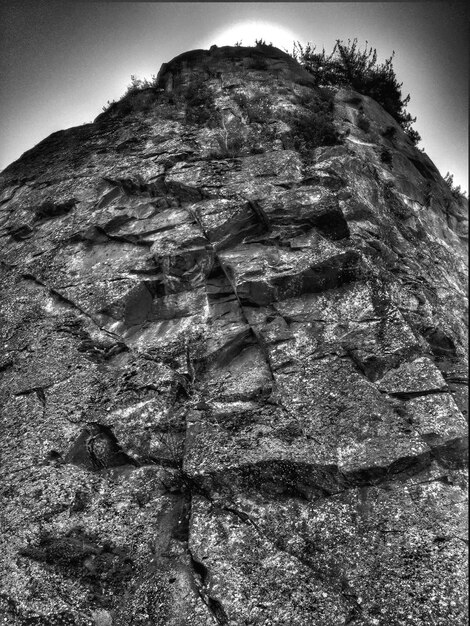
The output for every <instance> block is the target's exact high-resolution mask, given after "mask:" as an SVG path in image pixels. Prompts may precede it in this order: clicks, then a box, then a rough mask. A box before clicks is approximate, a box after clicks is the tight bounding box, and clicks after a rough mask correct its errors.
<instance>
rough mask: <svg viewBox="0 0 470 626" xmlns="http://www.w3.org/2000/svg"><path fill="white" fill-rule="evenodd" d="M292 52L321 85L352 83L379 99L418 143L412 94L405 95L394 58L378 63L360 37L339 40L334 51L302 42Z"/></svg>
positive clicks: (375, 52)
mask: <svg viewBox="0 0 470 626" xmlns="http://www.w3.org/2000/svg"><path fill="white" fill-rule="evenodd" d="M292 56H293V57H294V58H295V59H296V60H297V61H298V62H299V63H300V64H301V65H302V66H303V67H304V68H305V69H306V70H307V71H308V72H310V73H311V74H312V76H314V78H315V80H316V83H317V85H323V86H328V85H333V86H344V87H351V88H352V89H354V90H355V91H358V92H359V93H362V94H364V95H366V96H370V97H371V98H373V99H374V100H376V101H377V102H378V103H379V104H380V105H382V106H383V108H384V109H385V110H386V111H387V113H389V114H390V115H391V116H392V117H393V118H394V119H395V120H396V121H397V122H398V123H399V124H400V126H401V127H402V128H403V130H404V131H405V132H406V134H407V135H408V137H409V138H410V139H411V141H413V143H414V144H417V143H418V142H419V141H420V139H421V137H420V135H419V133H418V132H417V131H416V130H414V129H413V128H412V124H413V123H414V122H415V121H416V118H415V117H412V116H411V115H410V114H409V113H408V112H407V111H406V107H407V105H408V103H409V101H410V96H409V94H408V95H407V96H406V98H403V97H402V93H401V87H402V83H399V82H398V80H397V77H396V75H395V71H394V69H393V58H394V56H395V52H393V54H392V56H391V57H390V58H388V59H387V60H386V61H385V62H384V63H381V64H379V63H377V51H376V49H375V48H372V47H369V46H368V43H367V42H366V45H365V48H364V50H360V49H359V46H358V42H357V39H354V40H353V41H351V40H350V39H348V41H347V43H344V42H343V41H341V40H339V39H338V40H337V41H336V44H335V47H334V48H333V52H332V53H331V54H327V53H326V52H325V49H324V48H323V50H322V51H321V52H317V50H316V46H312V45H311V44H310V43H308V44H307V45H306V46H305V47H304V46H302V44H300V43H299V42H297V44H295V45H294V50H293V53H292Z"/></svg>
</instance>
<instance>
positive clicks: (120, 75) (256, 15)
mask: <svg viewBox="0 0 470 626" xmlns="http://www.w3.org/2000/svg"><path fill="white" fill-rule="evenodd" d="M468 18H469V12H468V9H467V8H466V3H465V2H452V1H450V2H449V1H444V0H442V1H440V2H394V1H390V2H275V3H274V2H112V1H108V2H102V1H95V0H89V1H88V2H76V1H74V0H68V1H64V0H60V1H57V0H54V1H53V0H2V2H1V5H0V77H1V87H0V138H1V141H0V170H3V169H4V168H5V167H6V166H7V165H8V164H9V163H11V162H12V161H14V160H16V159H17V158H19V157H20V156H21V154H22V153H23V152H25V151H26V150H28V149H30V148H32V147H33V146H34V145H35V144H37V143H38V142H39V141H41V140H42V139H44V138H45V137H47V136H48V135H50V134H51V133H53V132H55V131H57V130H61V129H64V128H70V127H71V126H78V125H80V124H83V123H88V122H91V121H92V120H93V119H94V118H95V117H96V116H97V115H98V114H99V113H101V111H102V108H103V106H105V105H106V103H107V101H108V100H110V101H112V100H115V99H118V98H119V97H120V96H121V95H122V94H123V93H124V91H125V90H126V87H127V85H128V84H129V83H130V77H131V75H136V76H138V77H141V78H143V77H147V78H150V77H151V75H155V74H157V73H158V70H159V69H160V66H161V65H162V63H165V62H168V61H170V60H171V59H172V58H173V57H175V56H176V55H178V54H180V53H182V52H186V51H188V50H193V49H196V48H209V47H210V46H211V45H212V44H216V45H219V46H222V45H233V44H235V42H237V41H241V43H242V45H253V44H254V40H255V39H256V38H258V39H259V38H261V39H264V40H265V41H266V42H267V43H270V42H272V43H273V45H275V46H277V47H280V48H282V49H287V50H288V51H289V52H291V51H292V47H293V42H294V41H300V42H301V43H303V44H305V43H307V42H309V41H310V42H311V43H312V44H315V45H316V46H317V48H319V49H321V48H323V47H325V49H326V50H327V51H330V50H332V48H333V46H334V43H335V40H336V39H343V40H347V39H353V38H355V37H357V38H358V40H359V42H360V43H365V41H368V43H369V45H371V46H372V47H374V48H376V49H377V52H378V57H379V60H385V59H386V58H388V57H389V56H390V55H391V54H392V52H393V51H395V58H394V68H395V72H396V74H397V77H398V79H399V80H400V82H403V87H402V91H403V95H404V96H405V95H407V94H408V93H410V95H411V100H410V103H409V105H408V111H409V112H410V113H411V114H412V115H413V116H416V117H417V122H416V124H415V128H416V129H417V130H418V132H419V133H420V134H421V136H422V141H421V144H420V147H421V148H424V150H425V151H426V153H427V154H428V155H429V156H430V157H431V159H432V160H433V161H434V163H435V164H436V166H437V167H438V169H439V170H440V172H441V174H442V175H444V174H445V173H446V172H447V171H449V172H451V173H452V174H453V175H454V183H455V184H459V185H461V187H462V190H465V191H468V60H469V43H468V42H469V28H468V24H469V20H468Z"/></svg>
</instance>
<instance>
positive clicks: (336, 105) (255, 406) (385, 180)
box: [0, 46, 467, 626]
mask: <svg viewBox="0 0 470 626" xmlns="http://www.w3.org/2000/svg"><path fill="white" fill-rule="evenodd" d="M312 103H313V104H312ZM315 133H316V134H315ZM322 138H323V140H322ZM0 183H1V193H0V203H1V204H0V211H1V212H0V229H1V230H0V236H1V238H2V248H1V255H0V264H1V265H0V270H1V280H2V308H1V316H2V318H1V319H2V322H1V326H0V327H1V333H2V344H3V354H2V357H1V358H2V361H1V362H0V394H1V397H2V404H3V410H2V424H3V428H2V433H3V436H2V465H1V472H2V474H3V480H2V484H3V487H2V490H3V494H2V497H3V505H2V517H3V520H4V530H3V536H2V542H3V547H2V561H3V565H2V583H1V584H2V587H1V589H0V612H1V611H3V615H5V620H6V621H5V623H8V624H12V625H18V626H19V625H20V624H21V625H23V624H43V625H52V624H55V625H58V626H59V625H65V626H67V625H69V624H70V625H72V624H73V625H80V626H81V625H88V624H90V625H95V626H111V625H115V626H130V625H131V624H133V625H137V624H139V625H141V626H144V625H154V624H168V625H172V626H182V625H183V624H184V625H189V624H194V625H198V626H200V625H201V626H202V625H205V624H207V625H209V624H214V623H218V624H233V625H237V626H238V625H240V626H241V625H242V624H266V625H267V624H270V625H274V624H277V625H287V624H289V625H297V626H307V625H315V626H327V625H331V626H337V625H339V624H345V625H346V624H351V625H352V624H355V625H357V626H359V625H364V626H365V625H367V626H369V625H386V624H387V625H388V624H407V625H424V624H436V625H437V624H439V625H442V626H444V625H446V626H448V625H450V624H452V625H457V624H459V625H460V624H464V623H466V613H465V611H466V609H465V602H464V598H465V592H466V582H465V571H466V568H465V558H466V552H465V550H464V548H465V543H466V537H467V535H466V529H465V527H464V526H465V515H464V512H465V510H466V509H465V493H466V478H465V476H466V474H465V466H466V428H467V427H466V419H465V418H466V415H467V411H466V404H465V392H466V377H467V361H466V327H465V320H466V309H465V307H466V295H465V286H466V276H467V268H466V244H467V238H466V237H467V234H466V230H465V228H466V225H467V206H466V204H465V203H464V202H463V201H458V200H456V199H455V198H454V197H453V196H452V194H451V192H450V190H449V188H448V187H447V186H446V184H445V182H444V181H443V179H442V177H441V176H440V174H439V172H438V171H437V170H436V168H435V166H434V165H433V163H432V162H431V161H430V160H429V158H428V157H427V156H426V155H425V154H424V153H422V152H420V151H419V150H418V149H417V148H416V147H415V146H414V145H413V144H412V143H411V142H410V141H409V139H408V138H407V136H406V135H405V133H404V132H403V131H402V129H401V128H400V127H399V126H398V125H397V124H396V122H395V121H394V120H393V119H392V118H391V117H390V116H389V115H388V114H387V113H385V111H384V110H383V109H382V108H381V107H380V106H379V105H378V104H377V103H375V102H374V101H373V100H371V99H370V98H368V97H366V96H363V95H361V94H358V93H354V92H351V91H347V90H329V91H326V90H318V89H317V88H316V87H314V86H313V84H312V83H311V81H310V77H309V75H308V74H307V73H306V72H305V71H304V70H303V69H302V68H300V66H298V65H297V64H296V63H295V61H293V60H292V59H291V58H290V57H289V56H288V55H286V54H284V53H282V52H281V51H279V50H276V49H275V48H271V47H269V46H266V47H263V46H261V47H258V48H255V49H253V48H241V47H240V48H238V47H235V48H213V49H211V50H210V51H195V52H191V53H186V54H184V55H181V56H180V57H177V58H176V59H174V60H173V61H172V62H170V63H169V64H167V65H165V66H163V68H162V70H161V71H160V74H159V77H158V83H157V85H156V86H155V87H153V88H147V89H144V90H141V91H137V92H135V93H130V94H129V95H128V96H126V97H125V98H124V99H123V100H122V101H121V102H119V103H116V104H114V105H112V106H111V107H110V108H109V109H108V111H106V112H104V113H103V114H101V115H100V116H99V117H98V118H97V119H96V120H95V122H94V123H93V124H88V125H84V126H80V127H77V128H72V129H69V130H67V131H63V132H59V133H55V134H54V135H51V136H50V137H48V138H47V139H45V140H44V141H43V142H42V143H40V144H39V145H38V146H36V147H35V148H33V149H32V150H30V151H29V152H27V153H25V154H24V155H23V156H22V157H21V159H19V160H18V161H17V162H15V163H13V164H12V165H10V166H9V167H8V168H7V169H6V170H5V171H4V172H3V173H2V174H1V177H0Z"/></svg>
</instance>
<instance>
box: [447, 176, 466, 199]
mask: <svg viewBox="0 0 470 626" xmlns="http://www.w3.org/2000/svg"><path fill="white" fill-rule="evenodd" d="M444 180H445V182H446V185H447V186H448V187H449V189H450V192H451V194H452V195H453V197H454V198H455V199H456V200H458V201H459V202H460V201H461V200H463V199H464V198H465V197H466V196H465V192H462V188H461V186H460V185H457V186H455V185H454V175H453V174H451V173H450V172H447V174H446V175H445V176H444Z"/></svg>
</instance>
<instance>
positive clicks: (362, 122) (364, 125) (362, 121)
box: [357, 115, 370, 133]
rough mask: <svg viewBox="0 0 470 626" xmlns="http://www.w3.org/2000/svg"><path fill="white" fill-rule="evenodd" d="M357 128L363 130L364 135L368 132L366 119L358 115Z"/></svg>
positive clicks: (368, 125)
mask: <svg viewBox="0 0 470 626" xmlns="http://www.w3.org/2000/svg"><path fill="white" fill-rule="evenodd" d="M357 127H358V128H360V129H361V130H363V131H364V132H365V133H368V132H369V130H370V122H369V120H368V119H367V118H366V117H364V116H363V115H360V116H359V117H358V119H357Z"/></svg>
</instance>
